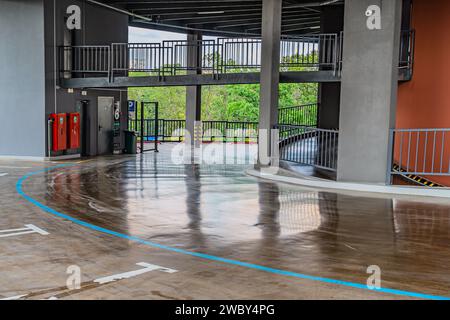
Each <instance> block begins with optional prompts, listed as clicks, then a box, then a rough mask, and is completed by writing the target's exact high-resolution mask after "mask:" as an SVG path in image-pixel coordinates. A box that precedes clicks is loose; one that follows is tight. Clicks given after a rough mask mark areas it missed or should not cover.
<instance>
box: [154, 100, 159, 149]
mask: <svg viewBox="0 0 450 320" xmlns="http://www.w3.org/2000/svg"><path fill="white" fill-rule="evenodd" d="M158 138H159V102H155V152H159V151H158Z"/></svg>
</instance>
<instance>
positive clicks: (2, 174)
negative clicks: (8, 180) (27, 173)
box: [0, 173, 8, 177]
mask: <svg viewBox="0 0 450 320" xmlns="http://www.w3.org/2000/svg"><path fill="white" fill-rule="evenodd" d="M7 175H8V174H7V173H0V177H4V176H7Z"/></svg>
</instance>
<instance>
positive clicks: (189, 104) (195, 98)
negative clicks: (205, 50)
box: [186, 33, 202, 147]
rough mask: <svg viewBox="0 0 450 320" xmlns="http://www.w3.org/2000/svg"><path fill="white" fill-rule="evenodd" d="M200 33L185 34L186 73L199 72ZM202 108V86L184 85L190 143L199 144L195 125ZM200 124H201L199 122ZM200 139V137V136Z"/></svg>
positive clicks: (200, 56) (200, 54) (197, 123)
mask: <svg viewBox="0 0 450 320" xmlns="http://www.w3.org/2000/svg"><path fill="white" fill-rule="evenodd" d="M201 40H202V35H201V34H199V33H191V34H188V36H187V67H188V71H187V73H188V74H201V73H202V70H201V62H202V46H201V43H200V41H201ZM201 108H202V86H189V87H186V131H187V132H188V133H189V134H190V136H191V145H196V146H197V147H198V146H199V141H198V137H197V139H196V137H195V136H196V134H195V133H196V131H198V128H197V130H196V127H198V126H199V122H200V121H201V112H202V110H201ZM200 126H201V124H200ZM200 139H201V138H200Z"/></svg>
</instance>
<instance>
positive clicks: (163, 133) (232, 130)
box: [128, 119, 258, 142]
mask: <svg viewBox="0 0 450 320" xmlns="http://www.w3.org/2000/svg"><path fill="white" fill-rule="evenodd" d="M202 127H203V135H202V137H203V141H204V142H214V141H223V142H250V141H254V142H256V141H257V139H258V123H257V122H238V121H202ZM155 128H156V126H155V120H154V119H144V134H143V135H142V136H143V137H144V140H145V141H153V140H154V139H155V137H156V136H157V137H158V140H159V141H161V142H174V141H182V140H183V138H184V136H185V128H186V121H185V120H166V119H158V132H157V133H156V132H155ZM128 130H132V131H140V120H136V119H128Z"/></svg>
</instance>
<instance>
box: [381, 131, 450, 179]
mask: <svg viewBox="0 0 450 320" xmlns="http://www.w3.org/2000/svg"><path fill="white" fill-rule="evenodd" d="M389 150H390V152H391V154H390V157H389V160H390V161H391V163H390V165H389V172H388V175H389V176H391V175H394V176H395V175H420V176H424V177H426V176H450V129H392V130H391V133H390V147H389Z"/></svg>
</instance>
